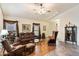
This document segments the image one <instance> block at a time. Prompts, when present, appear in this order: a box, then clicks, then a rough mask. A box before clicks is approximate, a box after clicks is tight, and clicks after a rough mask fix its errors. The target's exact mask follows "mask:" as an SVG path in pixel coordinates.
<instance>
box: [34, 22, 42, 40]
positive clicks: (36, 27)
mask: <svg viewBox="0 0 79 59" xmlns="http://www.w3.org/2000/svg"><path fill="white" fill-rule="evenodd" d="M33 33H34V38H35V39H40V38H41V34H40V24H39V23H33Z"/></svg>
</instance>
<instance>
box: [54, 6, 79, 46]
mask: <svg viewBox="0 0 79 59" xmlns="http://www.w3.org/2000/svg"><path fill="white" fill-rule="evenodd" d="M55 19H60V26H59V34H58V35H59V40H60V41H64V39H65V30H64V27H65V24H68V23H69V21H70V22H71V23H72V24H75V25H76V26H77V44H78V45H79V5H78V6H76V7H74V8H71V9H70V10H68V11H66V12H64V13H63V14H60V15H59V16H57V17H55Z"/></svg>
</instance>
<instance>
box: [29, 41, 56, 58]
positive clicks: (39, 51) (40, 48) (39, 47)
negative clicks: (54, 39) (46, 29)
mask: <svg viewBox="0 0 79 59" xmlns="http://www.w3.org/2000/svg"><path fill="white" fill-rule="evenodd" d="M55 47H56V46H48V44H47V41H42V42H40V43H37V44H36V47H35V51H34V52H33V53H32V54H31V55H30V56H44V55H45V54H47V53H49V52H50V51H53V50H54V49H55Z"/></svg>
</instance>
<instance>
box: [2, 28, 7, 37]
mask: <svg viewBox="0 0 79 59" xmlns="http://www.w3.org/2000/svg"><path fill="white" fill-rule="evenodd" d="M0 35H1V36H2V37H3V38H6V36H7V35H8V31H7V30H6V29H3V30H1V33H0Z"/></svg>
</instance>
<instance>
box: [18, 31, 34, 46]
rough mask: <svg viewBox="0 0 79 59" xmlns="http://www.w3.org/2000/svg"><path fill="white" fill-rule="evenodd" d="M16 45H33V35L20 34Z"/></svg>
mask: <svg viewBox="0 0 79 59" xmlns="http://www.w3.org/2000/svg"><path fill="white" fill-rule="evenodd" d="M17 43H18V44H21V45H23V44H28V43H34V34H33V33H32V32H30V33H20V34H19V38H18V39H17Z"/></svg>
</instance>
